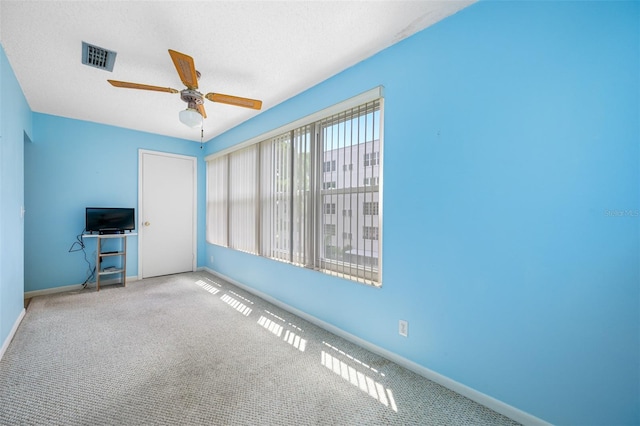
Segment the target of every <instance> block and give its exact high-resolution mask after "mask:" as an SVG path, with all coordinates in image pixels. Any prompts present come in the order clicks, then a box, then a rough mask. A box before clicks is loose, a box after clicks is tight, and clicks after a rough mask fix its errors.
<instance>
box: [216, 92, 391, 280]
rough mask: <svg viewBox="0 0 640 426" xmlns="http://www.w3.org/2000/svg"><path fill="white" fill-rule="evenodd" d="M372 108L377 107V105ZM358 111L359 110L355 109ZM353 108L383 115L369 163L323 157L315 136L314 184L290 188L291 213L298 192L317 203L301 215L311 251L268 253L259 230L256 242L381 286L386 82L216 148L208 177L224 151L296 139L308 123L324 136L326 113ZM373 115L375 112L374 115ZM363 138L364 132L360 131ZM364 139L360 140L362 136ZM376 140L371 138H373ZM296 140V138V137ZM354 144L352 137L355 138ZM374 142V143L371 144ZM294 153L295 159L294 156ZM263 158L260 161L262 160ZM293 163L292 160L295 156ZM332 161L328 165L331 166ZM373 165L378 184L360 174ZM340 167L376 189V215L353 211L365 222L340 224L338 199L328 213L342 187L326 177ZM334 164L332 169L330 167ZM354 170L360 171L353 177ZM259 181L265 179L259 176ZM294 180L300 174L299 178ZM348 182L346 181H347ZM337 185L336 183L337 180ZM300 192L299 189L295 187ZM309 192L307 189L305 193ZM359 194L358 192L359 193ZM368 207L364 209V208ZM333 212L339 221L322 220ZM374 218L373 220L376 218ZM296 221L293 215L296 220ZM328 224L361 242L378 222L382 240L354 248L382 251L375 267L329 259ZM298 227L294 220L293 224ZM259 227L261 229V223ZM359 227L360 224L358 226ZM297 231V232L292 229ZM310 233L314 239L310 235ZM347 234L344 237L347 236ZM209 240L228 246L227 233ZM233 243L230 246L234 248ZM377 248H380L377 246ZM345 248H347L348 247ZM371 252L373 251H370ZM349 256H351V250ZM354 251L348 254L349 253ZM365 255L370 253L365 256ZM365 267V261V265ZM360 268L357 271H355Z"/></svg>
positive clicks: (313, 131)
mask: <svg viewBox="0 0 640 426" xmlns="http://www.w3.org/2000/svg"><path fill="white" fill-rule="evenodd" d="M369 103H372V105H374V106H375V108H374V109H372V110H370V111H369V110H368V109H367V108H369V107H368V106H367V107H366V108H365V109H364V110H363V111H362V112H360V110H359V109H357V108H359V107H361V106H365V105H368V104H369ZM372 108H373V107H372ZM354 111H357V113H356V112H354ZM347 112H348V113H349V114H350V117H354V118H358V119H359V117H366V116H367V114H370V113H372V112H375V113H376V114H378V116H377V117H378V118H377V121H374V124H372V125H373V126H374V128H375V132H377V134H378V138H377V139H376V140H373V142H377V147H376V149H375V150H374V151H371V152H369V154H370V157H369V164H365V161H364V156H362V157H354V158H353V159H352V160H350V161H349V162H348V164H342V163H340V164H339V165H338V162H336V160H335V159H332V158H325V157H324V155H325V154H324V152H323V151H320V150H321V149H323V148H322V142H320V141H318V140H315V141H313V142H312V143H311V146H315V148H314V149H311V150H310V152H309V153H308V156H309V160H308V161H309V162H310V164H311V168H313V169H315V170H316V171H315V172H313V171H309V178H308V179H309V181H310V182H309V187H308V188H307V189H302V191H303V193H298V192H299V191H300V189H298V190H296V189H295V188H293V187H292V188H289V190H290V197H291V198H290V199H289V202H291V203H292V205H291V206H290V210H291V215H290V216H291V218H293V217H294V213H293V210H294V206H293V203H294V201H292V200H293V198H295V197H296V194H297V196H299V197H303V198H304V203H309V204H310V205H311V206H315V207H312V208H309V209H308V211H306V212H305V213H304V217H303V219H302V220H304V221H305V224H306V225H304V230H302V231H301V232H302V233H303V234H304V235H302V237H303V240H304V246H305V247H304V248H303V250H304V252H305V253H306V255H303V256H302V258H303V259H300V256H293V255H292V256H290V257H289V258H287V256H276V257H274V256H273V255H264V254H263V249H262V242H261V236H260V231H258V240H259V241H258V242H257V244H256V246H257V247H258V249H257V252H256V253H253V254H257V255H260V256H264V257H268V258H270V259H275V260H283V261H287V262H289V263H291V264H294V265H298V266H304V267H307V268H310V269H314V270H319V271H321V272H323V273H327V274H329V275H336V276H340V277H343V278H345V279H348V280H350V281H353V282H358V283H363V284H367V285H371V286H373V287H381V286H382V277H383V274H382V247H383V245H382V223H383V220H382V202H381V201H382V199H383V194H382V162H383V154H382V151H383V146H384V143H383V135H384V97H383V87H382V86H379V87H376V88H374V89H371V90H369V91H367V92H364V93H362V94H360V95H357V96H354V97H353V98H350V99H347V100H346V101H344V102H341V103H339V104H336V105H333V106H332V107H329V108H326V109H324V110H321V111H318V112H316V113H314V114H311V115H309V116H306V117H304V118H302V119H299V120H296V121H294V122H292V123H290V124H288V125H286V126H283V127H280V128H278V129H274V130H271V131H269V132H266V133H264V134H262V135H260V136H256V137H254V138H251V139H249V140H247V141H245V142H242V143H239V144H236V145H234V146H232V147H229V148H226V149H224V150H221V151H219V152H216V153H214V154H211V155H209V156H207V157H206V158H205V161H206V162H207V182H209V162H210V161H211V160H213V159H216V158H219V157H222V156H227V155H229V154H232V153H233V152H235V151H239V150H242V149H243V148H245V147H248V146H251V145H255V144H262V143H266V142H267V141H269V140H271V139H272V138H277V137H282V135H285V134H286V133H287V132H291V135H292V138H293V133H294V131H297V130H299V129H301V128H305V129H307V131H308V132H309V133H311V134H313V135H314V136H313V137H315V138H316V139H317V138H320V136H319V133H320V131H321V127H322V126H320V125H319V124H318V123H320V122H323V121H324V120H326V119H327V118H331V117H333V116H337V114H340V113H347ZM372 118H373V116H372ZM350 120H352V118H350ZM358 137H359V136H358ZM358 140H359V139H358ZM373 142H372V143H373ZM291 143H293V142H291ZM350 143H353V142H350ZM357 143H358V144H361V143H367V142H364V141H360V142H357ZM372 147H373V145H372ZM260 150H261V148H260V147H258V151H259V152H260ZM293 155H295V154H292V158H293ZM258 158H259V159H260V154H258ZM354 160H355V161H356V162H361V161H362V164H361V165H360V166H358V165H357V163H355V164H354ZM259 161H261V160H259ZM372 161H375V164H371V162H372ZM292 163H293V160H292ZM327 164H329V165H328V166H327ZM372 166H375V167H376V168H378V169H379V170H378V171H377V173H376V175H375V176H371V174H370V173H371V171H369V172H365V174H364V176H367V174H366V173H369V176H371V183H373V182H375V185H371V184H370V185H362V180H360V179H362V177H358V176H357V174H358V173H359V170H358V169H359V168H360V169H362V168H368V169H369V170H370V169H371V168H372ZM338 168H340V169H347V168H348V171H347V170H343V171H342V173H343V174H344V175H349V177H348V179H350V180H352V182H353V183H352V184H356V185H358V187H359V188H361V191H362V193H364V194H367V193H371V194H374V193H375V194H376V196H375V199H366V198H365V199H366V200H368V202H369V203H376V204H378V206H379V208H378V212H377V213H378V214H377V215H376V216H377V217H376V218H375V219H374V218H373V215H366V216H365V215H364V214H363V213H364V212H363V211H360V212H357V213H354V216H357V215H358V214H359V215H360V216H362V217H365V218H366V217H368V218H369V219H359V218H356V219H357V220H360V222H359V223H358V222H356V223H355V225H354V224H353V222H352V223H351V224H350V225H349V226H348V227H345V226H341V225H340V223H341V222H340V220H343V215H342V214H340V213H343V207H341V206H339V205H337V203H330V204H329V205H332V206H333V207H330V213H329V214H328V213H326V210H325V209H326V205H327V202H326V198H325V196H326V195H327V194H328V193H332V192H340V185H341V184H340V183H339V184H338V188H335V187H334V186H333V185H331V184H330V185H327V184H326V183H324V184H323V182H325V178H328V179H329V180H330V181H331V180H332V179H333V180H335V174H336V173H338V172H339V170H338ZM327 169H329V170H327ZM331 175H334V176H333V178H332V177H331ZM354 175H355V176H354ZM343 179H347V178H345V177H343ZM258 180H260V179H258ZM294 180H295V179H294ZM227 184H228V185H229V184H230V183H229V182H227ZM343 184H344V183H343ZM334 185H335V183H334ZM257 186H258V189H257V190H258V193H260V192H261V189H260V184H257ZM296 191H297V192H296ZM307 191H308V192H309V193H308V194H307V193H306V192H307ZM357 193H358V194H359V192H357ZM209 195H210V194H209V189H207V214H206V217H207V226H208V227H209V221H211V220H215V218H213V217H212V215H210V214H209ZM365 202H367V201H364V200H361V199H360V198H359V196H357V197H356V201H355V203H356V204H355V205H354V207H355V208H356V209H357V210H359V209H360V208H361V207H362V206H363V205H364V203H365ZM257 203H258V204H259V205H261V203H262V194H260V195H258V196H257ZM350 207H351V205H349V206H347V207H344V208H348V210H351V208H350ZM258 209H259V210H261V209H262V207H258ZM363 210H364V208H363ZM325 215H326V216H332V217H336V218H337V219H336V220H337V221H338V222H337V223H336V222H334V223H328V222H325V221H324V220H325V219H323V217H324V216H325ZM348 217H351V215H349V216H348ZM258 219H259V220H260V221H262V220H263V218H262V214H261V213H258ZM372 221H373V222H372ZM291 223H293V220H292V222H291ZM326 225H332V229H333V234H332V236H333V238H339V236H340V235H344V233H345V232H348V233H349V234H350V235H351V234H353V238H355V240H356V241H358V239H359V238H360V237H358V236H357V235H358V234H359V233H360V230H362V229H363V228H362V227H363V226H365V225H367V226H373V227H375V228H376V229H377V230H378V231H377V235H376V236H377V237H378V238H377V240H375V242H376V243H377V244H376V246H375V247H374V246H371V247H363V248H362V249H358V250H350V251H352V252H354V253H355V254H353V255H355V256H356V258H358V257H359V256H361V253H362V256H374V255H375V256H377V257H375V258H374V257H370V259H372V261H374V262H373V263H375V266H374V267H371V268H370V270H369V271H367V270H359V269H358V268H360V266H362V265H364V263H363V264H360V263H358V262H359V261H356V264H355V267H354V266H353V264H351V263H349V262H347V261H342V263H346V264H349V265H350V266H349V267H346V268H345V266H344V265H338V263H340V262H337V261H334V260H333V259H330V258H327V257H323V251H324V250H325V249H326V247H325V246H323V244H325V243H324V242H323V238H322V236H323V235H324V234H323V233H324V231H325V230H326V229H327V228H326ZM227 226H228V222H227ZM291 226H293V225H291ZM353 226H355V228H353ZM257 228H258V229H260V228H261V226H260V225H258V226H257ZM358 228H360V229H358ZM291 232H293V231H291ZM309 237H310V238H309ZM343 239H344V237H343ZM349 240H351V238H349ZM368 241H373V240H368ZM207 242H208V243H210V244H216V245H223V246H226V247H229V244H228V242H229V238H227V244H226V245H225V244H221V243H220V242H214V241H210V238H209V234H208V233H207ZM230 248H231V247H230ZM346 248H347V247H346V246H345V250H346ZM270 250H271V252H272V251H273V250H274V249H273V248H272V249H270ZM289 250H292V251H293V250H294V249H293V244H292V246H291V247H290V248H289ZM376 250H377V251H376ZM345 253H346V252H345ZM367 253H368V254H367ZM344 256H347V255H346V254H345V255H344ZM350 256H352V255H349V257H350ZM294 257H296V259H297V260H296V259H294ZM363 259H365V258H363ZM365 266H366V265H365ZM356 269H357V270H356ZM360 269H366V268H364V267H363V268H360Z"/></svg>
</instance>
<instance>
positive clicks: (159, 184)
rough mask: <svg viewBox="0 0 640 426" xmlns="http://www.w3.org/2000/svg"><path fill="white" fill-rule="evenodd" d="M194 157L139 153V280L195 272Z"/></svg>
mask: <svg viewBox="0 0 640 426" xmlns="http://www.w3.org/2000/svg"><path fill="white" fill-rule="evenodd" d="M196 168H197V163H196V158H195V157H187V156H183V155H173V154H166V153H161V152H154V151H145V150H140V154H139V181H140V182H139V193H138V198H139V203H138V205H139V206H140V208H139V213H138V223H139V226H138V235H139V236H138V239H139V249H138V267H139V271H138V276H139V277H140V278H148V277H155V276H158V275H168V274H176V273H179V272H186V271H194V270H195V269H196V204H197V203H196V185H197V179H196V177H197V172H196Z"/></svg>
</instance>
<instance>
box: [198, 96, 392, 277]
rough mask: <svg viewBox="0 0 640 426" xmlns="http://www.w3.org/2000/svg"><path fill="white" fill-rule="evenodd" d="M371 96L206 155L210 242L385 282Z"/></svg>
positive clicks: (375, 105) (376, 124)
mask: <svg viewBox="0 0 640 426" xmlns="http://www.w3.org/2000/svg"><path fill="white" fill-rule="evenodd" d="M376 90H377V89H376ZM372 92H373V91H372ZM376 93H378V94H379V91H378V92H376ZM371 99H372V100H367V101H365V102H363V103H360V104H355V103H353V104H352V107H350V108H345V109H343V110H337V111H338V112H337V113H330V114H326V115H324V114H323V115H315V116H314V119H313V120H309V121H308V122H303V121H302V120H301V121H300V122H297V123H296V124H295V126H291V128H288V129H284V130H283V131H281V132H280V133H278V132H277V131H274V132H271V133H270V134H271V135H272V136H269V137H265V138H261V139H258V140H255V141H248V142H247V143H246V144H242V145H243V146H244V148H240V149H236V150H234V149H233V148H231V149H229V151H227V152H223V153H218V154H213V155H212V156H210V157H208V158H207V159H206V160H207V241H208V242H209V243H212V244H218V245H223V246H227V247H230V248H233V249H236V250H242V251H245V252H249V253H253V254H257V255H260V256H265V257H268V258H272V259H276V260H279V261H283V262H288V263H291V264H294V265H299V266H302V267H306V268H311V269H316V270H319V271H322V272H324V273H327V274H332V275H336V276H340V277H344V278H347V279H351V280H354V281H359V282H363V283H367V284H372V285H380V274H379V265H380V264H381V263H380V258H379V253H380V252H381V251H380V241H379V238H378V230H379V228H380V226H381V218H380V211H379V208H380V202H381V198H380V192H379V188H378V186H379V182H380V178H381V176H382V169H381V168H380V167H366V166H370V165H379V163H380V152H381V149H382V146H381V141H380V128H381V113H380V108H381V100H380V99H379V97H378V98H375V97H372V98H371ZM362 182H364V185H363V184H362ZM352 230H361V231H360V232H354V233H352V232H351V231H352ZM339 235H341V236H342V238H336V237H337V236H339Z"/></svg>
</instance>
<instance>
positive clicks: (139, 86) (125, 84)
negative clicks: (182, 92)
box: [107, 80, 178, 93]
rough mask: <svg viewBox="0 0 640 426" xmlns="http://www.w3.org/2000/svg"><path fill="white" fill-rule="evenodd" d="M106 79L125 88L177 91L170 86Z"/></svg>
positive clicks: (116, 85) (113, 84)
mask: <svg viewBox="0 0 640 426" xmlns="http://www.w3.org/2000/svg"><path fill="white" fill-rule="evenodd" d="M107 81H108V82H109V83H111V85H112V86H115V87H123V88H125V89H141V90H154V91H156V92H168V93H178V91H177V90H176V89H172V88H171V87H159V86H149V85H148V84H138V83H129V82H127V81H118V80H107Z"/></svg>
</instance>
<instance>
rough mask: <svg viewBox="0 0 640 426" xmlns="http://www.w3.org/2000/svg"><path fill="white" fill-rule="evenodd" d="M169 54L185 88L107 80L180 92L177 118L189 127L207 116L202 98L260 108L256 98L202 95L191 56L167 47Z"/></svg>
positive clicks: (196, 124) (198, 76)
mask: <svg viewBox="0 0 640 426" xmlns="http://www.w3.org/2000/svg"><path fill="white" fill-rule="evenodd" d="M169 55H170V56H171V60H173V64H174V65H175V67H176V70H177V71H178V75H179V76H180V80H182V83H183V84H184V85H185V86H187V88H186V89H183V90H176V89H172V88H170V87H159V86H149V85H147V84H138V83H129V82H126V81H118V80H107V81H108V82H109V83H111V85H113V86H115V87H123V88H126V89H141V90H153V91H156V92H168V93H180V99H182V100H183V101H185V102H186V103H187V109H185V110H183V111H180V114H179V118H180V121H181V122H182V123H184V124H185V125H187V126H189V127H196V126H199V125H200V124H202V120H203V119H204V118H207V113H206V112H205V110H204V98H207V99H208V100H210V101H211V102H219V103H223V104H228V105H235V106H240V107H244V108H252V109H260V108H262V101H259V100H257V99H249V98H241V97H238V96H231V95H224V94H222V93H207V94H206V95H203V94H202V93H200V92H199V91H198V79H199V78H200V72H198V71H196V67H195V65H194V62H193V58H192V57H191V56H189V55H185V54H184V53H180V52H176V51H175V50H171V49H169Z"/></svg>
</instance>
